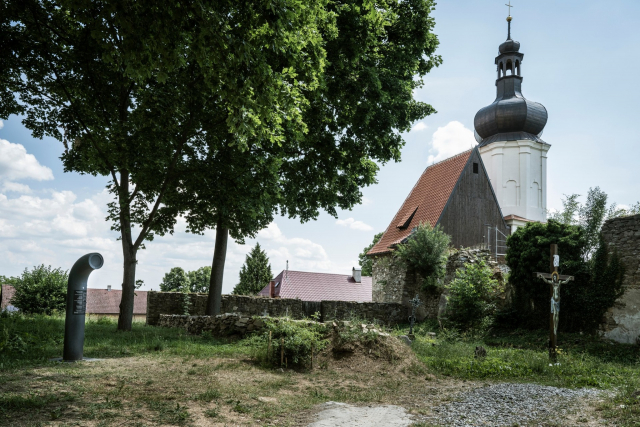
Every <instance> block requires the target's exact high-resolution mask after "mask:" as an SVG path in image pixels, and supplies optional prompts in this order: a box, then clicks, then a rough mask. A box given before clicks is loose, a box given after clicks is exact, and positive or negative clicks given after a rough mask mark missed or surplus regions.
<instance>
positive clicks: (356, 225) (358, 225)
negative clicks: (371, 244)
mask: <svg viewBox="0 0 640 427" xmlns="http://www.w3.org/2000/svg"><path fill="white" fill-rule="evenodd" d="M336 224H338V225H342V226H343V227H349V228H350V229H352V230H361V231H371V230H373V227H371V226H370V225H368V224H365V223H364V222H362V221H356V220H355V219H353V218H347V219H339V220H337V221H336Z"/></svg>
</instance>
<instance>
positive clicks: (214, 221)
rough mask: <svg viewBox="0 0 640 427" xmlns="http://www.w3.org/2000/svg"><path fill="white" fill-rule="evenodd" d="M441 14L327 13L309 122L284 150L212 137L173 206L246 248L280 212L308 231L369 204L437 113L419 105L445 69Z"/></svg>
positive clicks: (418, 8) (381, 8)
mask: <svg viewBox="0 0 640 427" xmlns="http://www.w3.org/2000/svg"><path fill="white" fill-rule="evenodd" d="M305 3H306V2H305ZM433 6H434V2H433V0H411V1H402V2H398V1H391V2H379V3H371V2H369V1H368V0H347V1H344V2H326V3H323V4H322V7H323V11H324V12H325V13H326V16H327V17H328V18H327V20H326V22H324V25H319V26H318V32H317V33H316V34H317V35H318V36H319V37H321V40H320V41H319V42H318V44H317V45H318V46H322V47H324V50H323V53H326V62H323V69H322V71H321V72H319V73H318V74H317V76H316V77H317V85H314V86H313V87H312V86H311V85H309V86H307V87H305V88H304V89H303V93H304V96H305V99H304V100H302V101H301V102H299V103H298V104H297V105H296V108H299V112H300V114H301V120H300V121H296V120H288V121H282V129H283V132H282V134H281V136H282V141H281V142H282V143H279V144H265V141H264V138H263V137H262V136H261V135H259V134H256V135H255V136H248V137H247V138H246V139H244V140H243V141H242V144H238V142H237V141H236V139H237V138H236V137H235V135H234V134H233V133H230V132H228V131H227V129H226V128H222V129H220V128H219V127H212V128H208V129H207V132H206V134H205V135H204V136H203V142H202V144H200V145H199V146H197V147H194V148H193V150H190V151H188V152H187V153H186V155H187V156H188V158H189V161H188V162H187V163H188V164H187V165H186V170H187V171H188V172H186V173H185V174H184V179H183V180H182V183H183V185H184V188H181V189H180V191H178V192H177V194H176V195H175V196H176V200H177V202H175V203H172V205H176V206H183V207H185V209H186V210H187V212H186V214H185V218H186V219H187V222H188V226H189V230H190V231H193V232H196V233H201V232H203V230H205V229H207V228H213V227H215V228H216V229H217V230H223V229H225V230H228V231H229V234H230V235H231V237H232V238H234V239H235V240H236V241H239V242H242V241H244V238H245V237H248V236H255V234H256V233H257V232H258V231H259V230H261V229H263V228H265V227H266V226H268V224H269V223H270V222H271V221H272V220H273V216H274V215H275V214H276V213H277V212H278V211H279V213H280V214H282V215H287V216H289V217H291V218H293V217H298V218H300V220H301V221H302V222H305V221H308V220H311V219H315V218H317V217H318V215H319V213H320V211H321V210H325V211H326V212H328V213H329V214H330V215H333V216H337V209H338V208H340V209H350V208H351V207H353V206H354V205H356V204H358V203H360V202H361V200H362V194H361V188H362V187H364V186H368V185H371V184H374V183H375V182H376V174H377V172H378V169H379V164H384V163H386V162H388V161H390V160H395V161H398V160H399V159H400V149H401V148H402V146H403V145H404V140H403V138H402V132H403V131H408V130H409V129H410V128H411V124H412V123H413V122H414V121H416V120H419V119H421V118H423V117H426V116H427V115H429V114H432V113H433V112H435V110H434V109H433V108H432V107H431V106H430V105H428V104H426V103H423V102H419V101H416V100H415V99H414V97H413V92H414V90H415V89H416V88H417V87H419V86H421V85H422V77H423V76H424V75H426V73H428V72H429V71H430V70H431V69H432V68H433V67H435V66H437V65H439V64H440V63H441V58H440V57H439V56H438V55H435V50H436V48H437V46H438V39H437V37H436V36H435V35H434V34H433V33H432V31H433V27H434V25H435V22H434V20H433V18H432V17H431V16H430V14H431V11H432V8H433ZM294 38H295V37H294ZM323 59H324V57H323ZM273 63H274V64H279V62H278V61H277V60H276V61H274V62H273ZM277 68H278V69H280V67H279V65H278V67H277ZM292 71H294V70H292ZM296 72H297V71H296ZM274 110H275V108H274ZM216 116H217V115H216V114H211V117H216ZM216 268H217V267H216ZM220 268H221V269H222V268H223V266H220ZM219 277H220V276H216V280H221V279H220V278H219ZM217 289H221V283H220V284H219V287H218V288H217ZM213 298H214V299H215V298H219V296H218V295H214V296H213Z"/></svg>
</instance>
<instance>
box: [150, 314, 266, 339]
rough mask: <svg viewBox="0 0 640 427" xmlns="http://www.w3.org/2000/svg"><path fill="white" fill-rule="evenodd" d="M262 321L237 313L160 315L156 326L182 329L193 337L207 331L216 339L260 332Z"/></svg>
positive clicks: (261, 319) (259, 318)
mask: <svg viewBox="0 0 640 427" xmlns="http://www.w3.org/2000/svg"><path fill="white" fill-rule="evenodd" d="M264 319H265V318H264V317H249V316H245V315H242V314H237V313H225V314H221V315H219V316H181V315H178V314H161V315H160V317H159V318H158V323H157V326H161V327H165V328H183V329H185V330H186V331H187V332H188V333H189V334H193V335H200V334H201V333H202V332H205V331H208V332H211V335H213V336H216V337H225V336H231V335H240V336H244V335H245V334H248V333H252V332H258V331H260V330H262V329H263V328H264V326H265V323H264Z"/></svg>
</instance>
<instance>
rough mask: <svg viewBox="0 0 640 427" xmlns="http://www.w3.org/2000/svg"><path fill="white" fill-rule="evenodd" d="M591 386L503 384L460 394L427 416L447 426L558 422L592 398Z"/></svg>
mask: <svg viewBox="0 0 640 427" xmlns="http://www.w3.org/2000/svg"><path fill="white" fill-rule="evenodd" d="M599 393H600V392H599V391H598V390H593V389H577V390H571V389H566V388H556V387H547V386H541V385H536V384H512V383H503V384H496V385H491V386H488V387H481V388H477V389H475V390H472V391H469V392H466V393H463V394H460V395H458V396H457V398H456V401H455V402H452V403H448V404H446V405H441V406H438V407H436V408H434V409H433V415H432V416H430V417H426V420H428V421H429V422H431V423H436V424H441V425H446V426H455V427H462V426H513V425H514V424H530V423H535V422H536V421H538V420H540V421H546V422H550V421H561V420H562V419H563V418H565V415H566V414H567V410H568V409H570V408H571V407H572V406H574V405H575V404H576V403H577V401H578V399H579V398H582V397H595V396H597V395H598V394H599Z"/></svg>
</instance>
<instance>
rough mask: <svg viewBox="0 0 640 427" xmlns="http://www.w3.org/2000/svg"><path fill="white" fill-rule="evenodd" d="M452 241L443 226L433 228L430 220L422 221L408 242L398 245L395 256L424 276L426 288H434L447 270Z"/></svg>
mask: <svg viewBox="0 0 640 427" xmlns="http://www.w3.org/2000/svg"><path fill="white" fill-rule="evenodd" d="M450 242H451V237H450V236H449V235H448V234H446V233H445V232H444V231H442V227H440V226H439V225H438V226H436V227H435V228H433V227H431V224H429V223H428V222H426V223H422V224H420V225H418V227H416V229H415V230H414V231H413V232H412V233H411V235H410V236H409V238H408V239H407V241H406V243H401V244H399V245H398V247H397V248H396V250H395V256H396V257H398V258H399V259H401V260H402V261H403V262H404V263H405V264H406V265H407V267H408V268H411V269H414V270H415V271H416V272H417V273H418V274H420V276H422V277H423V278H424V284H423V287H424V288H425V289H433V288H434V287H436V286H437V280H438V279H440V278H442V277H443V276H444V273H445V271H446V266H447V253H448V252H447V251H448V249H449V243H450Z"/></svg>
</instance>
